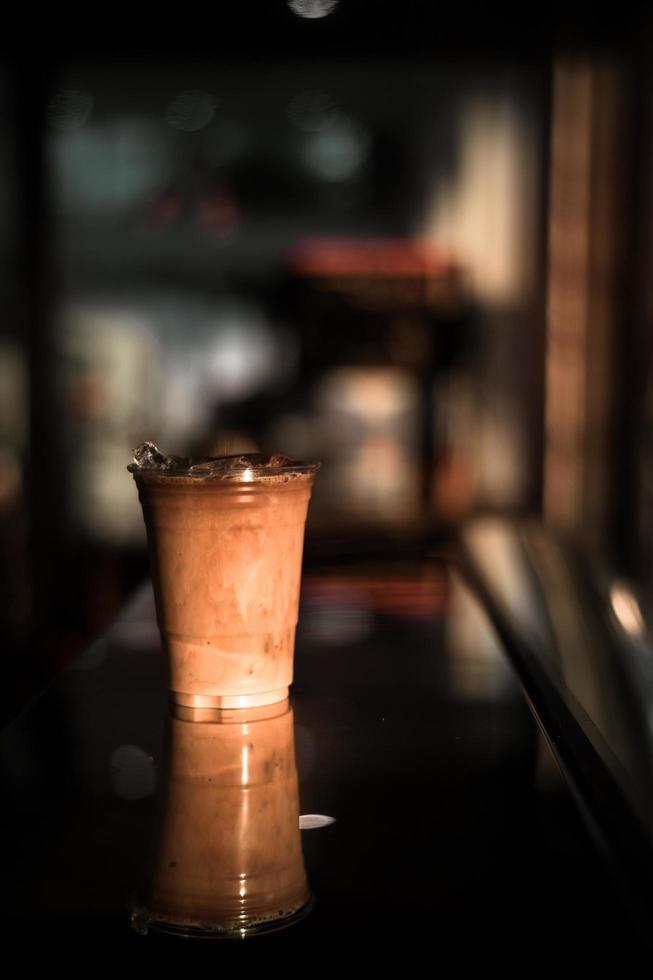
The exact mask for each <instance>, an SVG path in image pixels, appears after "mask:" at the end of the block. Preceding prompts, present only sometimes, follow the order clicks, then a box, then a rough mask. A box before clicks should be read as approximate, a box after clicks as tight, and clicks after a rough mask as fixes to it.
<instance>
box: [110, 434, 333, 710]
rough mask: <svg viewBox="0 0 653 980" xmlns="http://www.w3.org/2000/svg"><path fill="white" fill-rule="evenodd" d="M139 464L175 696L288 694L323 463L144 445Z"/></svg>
mask: <svg viewBox="0 0 653 980" xmlns="http://www.w3.org/2000/svg"><path fill="white" fill-rule="evenodd" d="M129 469H130V470H131V472H132V473H133V475H134V478H135V480H136V483H137V485H138V491H139V496H140V500H141V504H142V506H143V515H144V518H145V524H146V527H147V538H148V548H149V552H150V564H151V568H152V578H153V582H154V592H155V597H156V608H157V618H158V623H159V628H160V630H161V636H162V640H163V646H164V650H165V652H166V654H167V658H168V665H169V686H170V689H171V691H172V692H173V697H174V700H175V701H176V702H177V703H179V704H186V705H189V706H194V707H202V706H206V707H223V708H238V707H252V706H256V705H262V704H270V703H274V702H276V701H280V700H283V699H284V698H285V697H287V695H288V686H289V685H290V684H291V683H292V678H293V656H294V647H295V627H296V624H297V611H298V604H299V587H300V578H301V562H302V551H303V544H304V524H305V521H306V513H307V509H308V502H309V498H310V495H311V488H312V485H313V479H314V476H315V471H316V469H317V464H308V465H306V464H301V463H293V462H292V461H290V460H288V459H286V458H285V457H281V456H272V457H263V456H259V455H258V454H250V455H247V456H237V457H221V458H215V459H211V458H207V459H200V460H195V461H194V460H186V459H180V458H178V457H164V456H163V455H162V454H161V453H159V451H158V450H157V449H156V447H155V446H153V445H152V444H151V443H145V444H144V445H143V446H141V447H139V449H138V450H137V451H136V455H135V462H134V464H133V465H132V466H130V467H129Z"/></svg>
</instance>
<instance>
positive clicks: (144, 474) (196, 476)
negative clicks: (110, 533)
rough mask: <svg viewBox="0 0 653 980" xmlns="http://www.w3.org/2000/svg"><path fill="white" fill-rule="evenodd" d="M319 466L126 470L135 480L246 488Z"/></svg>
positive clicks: (135, 465)
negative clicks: (230, 470)
mask: <svg viewBox="0 0 653 980" xmlns="http://www.w3.org/2000/svg"><path fill="white" fill-rule="evenodd" d="M240 455H242V454H241V453H233V454H232V456H225V457H223V458H224V459H232V458H236V457H238V456H240ZM321 465H322V463H321V462H320V461H319V460H311V461H310V462H303V461H301V460H298V461H297V462H293V463H288V464H286V465H285V466H249V467H247V469H245V470H238V471H236V472H234V473H212V472H211V471H210V470H208V471H206V472H202V471H198V470H197V469H196V470H195V471H194V472H191V470H190V469H178V470H173V469H170V470H166V469H159V468H158V467H155V466H151V467H150V466H139V465H138V463H130V464H129V466H128V467H127V470H128V471H129V472H130V473H131V474H132V476H133V477H134V479H136V480H137V479H142V480H152V479H153V480H157V479H158V480H160V479H165V480H194V481H197V482H202V483H207V482H209V483H227V484H229V485H233V484H235V483H237V484H242V485H243V486H248V485H249V484H251V483H255V482H258V481H262V480H265V479H266V478H268V477H275V476H287V475H289V474H291V473H292V474H301V475H303V474H310V473H316V472H317V471H318V470H319V468H320V466H321ZM244 473H249V474H250V476H249V478H248V479H244V478H243V476H244Z"/></svg>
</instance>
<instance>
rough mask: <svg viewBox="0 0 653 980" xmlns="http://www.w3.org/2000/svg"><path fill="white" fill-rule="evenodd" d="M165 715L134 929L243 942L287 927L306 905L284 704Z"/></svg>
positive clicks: (290, 742) (289, 727)
mask: <svg viewBox="0 0 653 980" xmlns="http://www.w3.org/2000/svg"><path fill="white" fill-rule="evenodd" d="M171 712H172V716H171V717H170V719H169V723H168V753H167V764H166V767H165V773H164V774H165V783H164V798H163V801H162V802H163V810H162V814H161V824H160V831H159V834H158V839H157V841H156V853H155V856H154V862H153V866H152V870H151V873H150V875H149V883H148V884H147V886H146V888H145V892H144V894H143V896H142V901H141V902H140V903H137V904H136V906H135V908H134V909H133V916H132V922H133V926H134V928H135V929H136V930H137V931H139V932H142V933H146V932H148V931H149V930H150V929H155V930H157V931H164V932H177V933H183V934H184V935H187V936H192V935H198V936H214V937H226V938H241V937H242V936H246V935H248V934H250V933H258V932H264V931H272V930H276V929H279V928H282V927H285V926H288V925H291V924H292V923H294V922H296V921H297V920H298V919H299V918H301V917H303V915H305V914H306V912H307V911H308V910H309V908H310V905H311V896H310V892H309V888H308V883H307V880H306V873H305V869H304V859H303V855H302V849H301V840H300V831H299V797H298V789H297V770H296V767H295V751H294V741H293V716H292V711H291V709H290V708H289V706H288V702H287V701H285V702H281V703H280V704H278V705H276V704H275V705H270V706H267V707H265V708H253V709H236V710H232V711H228V710H227V711H224V710H220V709H206V708H185V707H183V706H173V708H172V709H171ZM198 719H199V720H198ZM207 719H208V720H207Z"/></svg>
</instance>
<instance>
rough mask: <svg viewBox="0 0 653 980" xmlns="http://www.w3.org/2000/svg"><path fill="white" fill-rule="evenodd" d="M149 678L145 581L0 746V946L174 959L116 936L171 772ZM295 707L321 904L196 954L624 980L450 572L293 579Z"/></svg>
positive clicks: (503, 665)
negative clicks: (0, 930)
mask: <svg viewBox="0 0 653 980" xmlns="http://www.w3.org/2000/svg"><path fill="white" fill-rule="evenodd" d="M162 667H163V665H162V662H161V653H160V650H159V638H158V632H157V628H156V623H155V616H154V607H153V599H152V594H151V590H150V589H149V587H144V588H143V589H142V590H140V591H139V593H138V594H137V595H136V596H135V597H134V599H133V601H132V602H131V603H130V604H129V605H128V607H127V608H126V609H125V610H124V612H123V614H122V616H121V617H120V618H119V620H118V621H117V622H116V623H115V625H114V626H113V628H112V629H111V630H110V631H109V632H108V633H107V635H106V636H105V637H103V638H102V639H100V640H98V641H97V642H96V643H94V644H93V646H92V647H91V648H90V649H88V650H87V651H86V652H85V653H84V654H83V656H82V657H80V658H79V660H78V661H77V662H76V663H75V664H74V665H73V666H72V668H70V669H68V670H67V671H65V672H64V673H63V674H62V675H60V677H59V678H58V679H57V681H56V682H55V684H54V685H53V686H52V687H51V688H50V689H49V690H48V691H47V692H45V693H44V695H43V696H41V697H40V698H39V699H38V700H37V701H36V702H34V703H33V704H32V705H31V706H30V707H29V708H28V710H26V711H25V712H24V713H23V714H22V715H21V716H20V717H19V718H18V719H17V720H16V721H15V722H14V723H13V724H12V725H10V726H9V728H7V729H6V730H5V732H4V733H3V736H2V739H1V742H0V765H1V767H2V785H3V795H4V804H3V808H2V824H3V839H4V840H5V842H6V843H7V844H8V847H7V853H6V855H5V862H4V863H5V870H6V874H5V888H4V889H3V923H4V927H5V938H6V941H7V942H9V943H11V941H16V942H21V943H24V942H25V940H26V939H27V938H28V937H30V936H34V935H35V934H38V935H39V936H40V937H43V939H44V941H47V942H48V943H55V944H57V945H63V946H68V947H70V948H73V947H75V946H78V945H79V944H83V943H86V942H87V941H90V942H93V943H96V947H95V948H96V949H101V948H102V945H101V944H105V945H106V947H107V948H111V949H114V948H116V947H122V946H124V947H125V948H129V949H130V950H132V951H139V952H140V953H141V955H145V957H146V958H147V957H149V956H151V957H156V956H158V953H159V951H160V950H161V949H163V950H165V951H166V955H167V951H168V950H169V949H170V948H171V946H172V945H175V944H176V945H177V946H179V944H180V943H183V942H185V940H180V939H179V938H178V937H171V936H168V935H162V934H157V933H155V932H152V931H150V932H149V933H148V934H147V935H145V936H143V935H139V934H137V933H136V932H135V931H134V930H133V929H132V928H131V925H130V915H131V911H132V910H133V908H134V907H137V906H138V901H139V897H138V896H141V898H142V895H143V894H144V890H145V891H146V890H147V888H148V887H151V882H152V868H153V863H152V861H153V855H154V860H155V861H156V854H157V853H158V854H162V853H163V851H162V850H161V840H162V837H161V834H162V816H161V813H162V810H161V800H163V799H164V798H166V793H167V794H168V796H167V799H168V801H169V800H170V785H171V784H170V773H171V771H172V769H174V766H173V767H172V769H171V765H170V756H169V751H168V755H167V756H166V751H165V748H166V744H167V745H168V749H169V747H170V726H171V719H170V714H169V709H168V701H167V695H166V692H165V690H164V688H163V669H162ZM291 708H292V711H291V713H290V715H289V717H290V718H291V719H292V725H291V728H292V734H293V744H294V760H295V763H296V772H297V776H298V790H299V797H298V809H299V812H300V814H302V815H303V816H304V817H306V816H307V815H313V818H315V817H321V818H329V819H328V820H326V819H321V820H320V819H309V820H304V821H303V825H304V828H305V829H302V830H301V849H302V852H303V860H304V864H305V869H306V876H307V880H308V884H309V887H310V891H311V892H312V894H313V895H314V897H315V906H314V908H312V910H311V911H310V912H309V914H308V915H307V916H306V917H305V918H303V919H301V921H298V922H297V923H296V924H294V925H292V927H290V928H287V929H285V930H282V931H279V932H275V933H272V934H270V935H265V936H260V937H255V938H251V939H245V940H244V941H221V942H205V943H200V944H198V943H194V944H193V943H191V944H190V945H191V946H192V947H193V949H195V950H197V949H198V948H200V947H201V949H202V951H203V955H211V957H213V958H215V959H217V961H219V962H220V961H222V962H224V961H228V962H232V961H233V960H234V959H236V960H238V961H239V962H243V963H249V962H252V963H253V962H255V961H258V960H261V961H262V960H263V958H264V957H265V958H267V957H269V956H270V955H281V954H287V955H291V956H295V957H303V959H300V960H298V962H302V963H305V964H306V968H307V969H311V970H313V969H315V963H316V960H317V961H318V965H319V964H320V963H321V962H322V961H323V960H325V959H326V958H328V957H331V956H335V957H341V956H344V955H347V956H348V957H351V956H358V957H364V959H365V961H366V962H367V963H378V964H385V965H395V966H396V965H400V964H407V963H408V962H409V960H410V959H412V958H413V957H419V956H423V955H424V954H427V955H428V957H429V962H430V963H431V964H433V967H434V969H435V968H437V967H438V965H440V966H447V967H451V966H453V965H455V966H456V968H464V967H465V965H474V966H478V965H479V964H480V963H482V964H486V965H488V964H491V965H496V966H500V967H501V968H502V969H504V971H505V970H507V969H509V970H512V968H513V967H514V968H515V970H517V969H520V968H521V967H523V964H524V962H525V959H524V958H526V961H532V960H533V959H536V960H537V962H538V963H540V964H546V965H547V966H550V968H551V969H553V968H559V967H560V966H561V965H562V964H566V965H567V966H569V965H570V964H574V965H577V966H579V967H580V966H583V967H584V968H594V967H596V968H599V967H603V968H605V966H606V964H607V965H608V966H609V967H613V968H615V969H619V971H620V972H619V975H620V976H630V975H633V976H636V975H639V973H638V972H637V971H638V969H639V966H640V964H641V962H642V958H643V957H644V956H645V954H644V953H643V951H642V949H641V947H640V946H639V945H638V941H637V939H636V938H635V937H634V935H633V933H632V930H631V924H630V921H629V916H628V913H627V912H626V911H624V908H623V906H622V904H621V902H620V901H619V900H618V899H617V897H616V893H615V891H614V888H613V885H612V880H611V878H610V877H609V875H608V874H607V872H606V870H605V868H604V866H603V864H602V862H601V860H600V859H599V857H598V856H597V853H596V851H595V848H594V846H593V844H592V842H591V840H590V837H589V835H588V833H587V831H586V829H585V826H584V824H583V823H582V821H581V820H580V818H579V816H578V813H577V810H576V806H575V804H574V802H573V801H572V798H571V796H570V794H569V791H568V789H567V787H566V784H565V781H564V780H563V779H562V777H561V775H560V772H559V770H558V768H557V766H556V763H555V761H554V759H553V756H552V754H551V752H550V750H549V748H548V745H547V743H546V740H545V739H543V737H542V736H541V734H540V731H539V729H538V726H537V724H536V723H535V721H534V720H533V717H532V714H531V711H530V710H529V707H528V705H527V703H526V699H525V698H524V695H523V693H522V687H521V685H520V683H519V681H518V678H517V674H516V673H515V671H514V669H513V666H512V664H511V661H510V659H509V658H508V657H507V656H506V654H505V652H504V649H503V648H502V646H501V644H500V643H499V641H498V640H497V638H496V634H495V632H494V631H493V629H492V628H491V626H490V624H489V621H488V619H487V618H486V615H485V612H484V611H483V609H482V607H481V605H480V604H479V602H478V601H477V600H476V599H475V598H474V596H473V594H472V592H471V591H470V589H469V587H468V586H467V585H465V584H464V583H463V581H462V579H461V578H459V577H458V576H457V575H456V574H452V573H451V572H450V571H449V568H448V566H446V565H445V564H444V563H442V562H441V561H438V560H430V561H428V562H420V563H417V562H411V563H403V564H398V565H392V566H387V567H385V568H383V570H380V569H379V567H378V563H377V566H376V567H374V568H366V567H363V566H361V567H357V566H349V567H347V568H344V567H343V568H333V567H332V568H330V569H328V570H326V571H322V572H319V573H318V572H312V573H311V572H307V573H306V574H305V578H304V584H303V591H302V608H301V612H300V625H299V630H298V638H297V650H296V666H295V683H294V685H293V688H292V693H291ZM185 724H186V726H188V725H189V724H192V722H190V721H188V720H186V722H185ZM182 727H183V726H182ZM289 730H290V729H289ZM184 731H185V732H186V733H187V732H188V731H189V729H188V727H186V728H185V729H184ZM166 733H167V734H166ZM191 734H192V733H191ZM184 737H185V736H184ZM211 737H213V736H211ZM264 737H267V736H264ZM274 737H275V738H276V737H277V736H276V735H275V736H274ZM279 737H281V736H279ZM283 737H284V738H285V736H283ZM177 744H179V743H177ZM220 751H221V750H220ZM238 751H241V749H238ZM289 758H290V757H289ZM244 764H245V763H243V765H244ZM181 799H182V802H181V803H175V806H177V808H178V813H177V816H178V818H179V819H178V822H177V824H175V828H176V829H175V830H174V832H172V831H171V832H170V833H168V837H167V840H168V844H166V845H165V846H166V847H170V846H172V847H173V849H174V848H175V847H177V844H176V841H177V839H178V838H179V836H180V835H181V834H182V830H181V828H185V829H184V831H183V834H184V835H185V836H184V840H185V845H184V846H185V847H186V850H185V851H183V853H184V854H185V855H186V857H187V858H188V855H189V854H191V853H194V854H197V853H199V854H201V852H202V848H201V847H199V848H197V847H195V844H196V843H197V839H196V836H197V833H204V834H206V835H209V836H210V835H211V834H212V833H214V832H217V831H216V830H215V828H214V830H211V821H210V819H209V820H208V823H204V824H203V825H202V826H203V828H204V829H203V830H201V831H198V830H194V829H193V827H194V826H195V825H197V826H199V825H200V824H199V823H197V819H196V818H197V812H198V807H199V808H201V807H202V806H203V804H202V803H198V802H197V801H196V800H195V801H193V800H190V801H189V798H188V797H186V798H185V799H186V802H183V800H184V797H183V796H182V797H181ZM209 806H210V805H209ZM184 807H187V809H186V811H184ZM179 814H181V816H179ZM216 819H217V818H216ZM284 819H286V817H284ZM292 819H294V817H293V818H292ZM227 822H228V821H227ZM164 823H165V821H164ZM314 824H318V825H317V826H314ZM170 841H172V842H173V844H170V843H169V842H170ZM207 846H208V845H207ZM227 846H228V848H232V847H234V846H235V845H233V844H228V845H227ZM239 846H240V845H239ZM177 849H178V848H177ZM167 853H168V852H166V854H167ZM193 860H194V859H193ZM174 864H176V861H175V860H173V859H172V858H170V860H168V859H166V862H165V869H169V868H170V866H172V865H174ZM165 869H164V870H165ZM165 873H166V874H167V873H168V871H167V870H166V871H165ZM148 881H149V883H150V885H149V886H148V885H147V882H148ZM166 887H168V886H167V885H166ZM175 887H177V886H175ZM182 890H183V889H182ZM97 944H100V945H97ZM188 945H189V944H188V942H187V941H186V946H187V947H188Z"/></svg>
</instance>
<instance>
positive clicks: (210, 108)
mask: <svg viewBox="0 0 653 980" xmlns="http://www.w3.org/2000/svg"><path fill="white" fill-rule="evenodd" d="M214 115H215V100H214V99H213V97H212V96H211V95H209V93H208V92H203V91H202V90H201V89H191V88H189V89H184V91H183V92H179V94H178V95H176V96H175V97H174V99H173V100H172V101H171V102H170V103H169V105H168V108H167V109H166V122H167V123H168V125H170V126H172V128H173V129H179V130H181V131H182V132H184V133H196V132H198V130H200V129H204V127H205V126H208V124H209V123H210V122H211V120H212V119H213V117H214Z"/></svg>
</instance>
